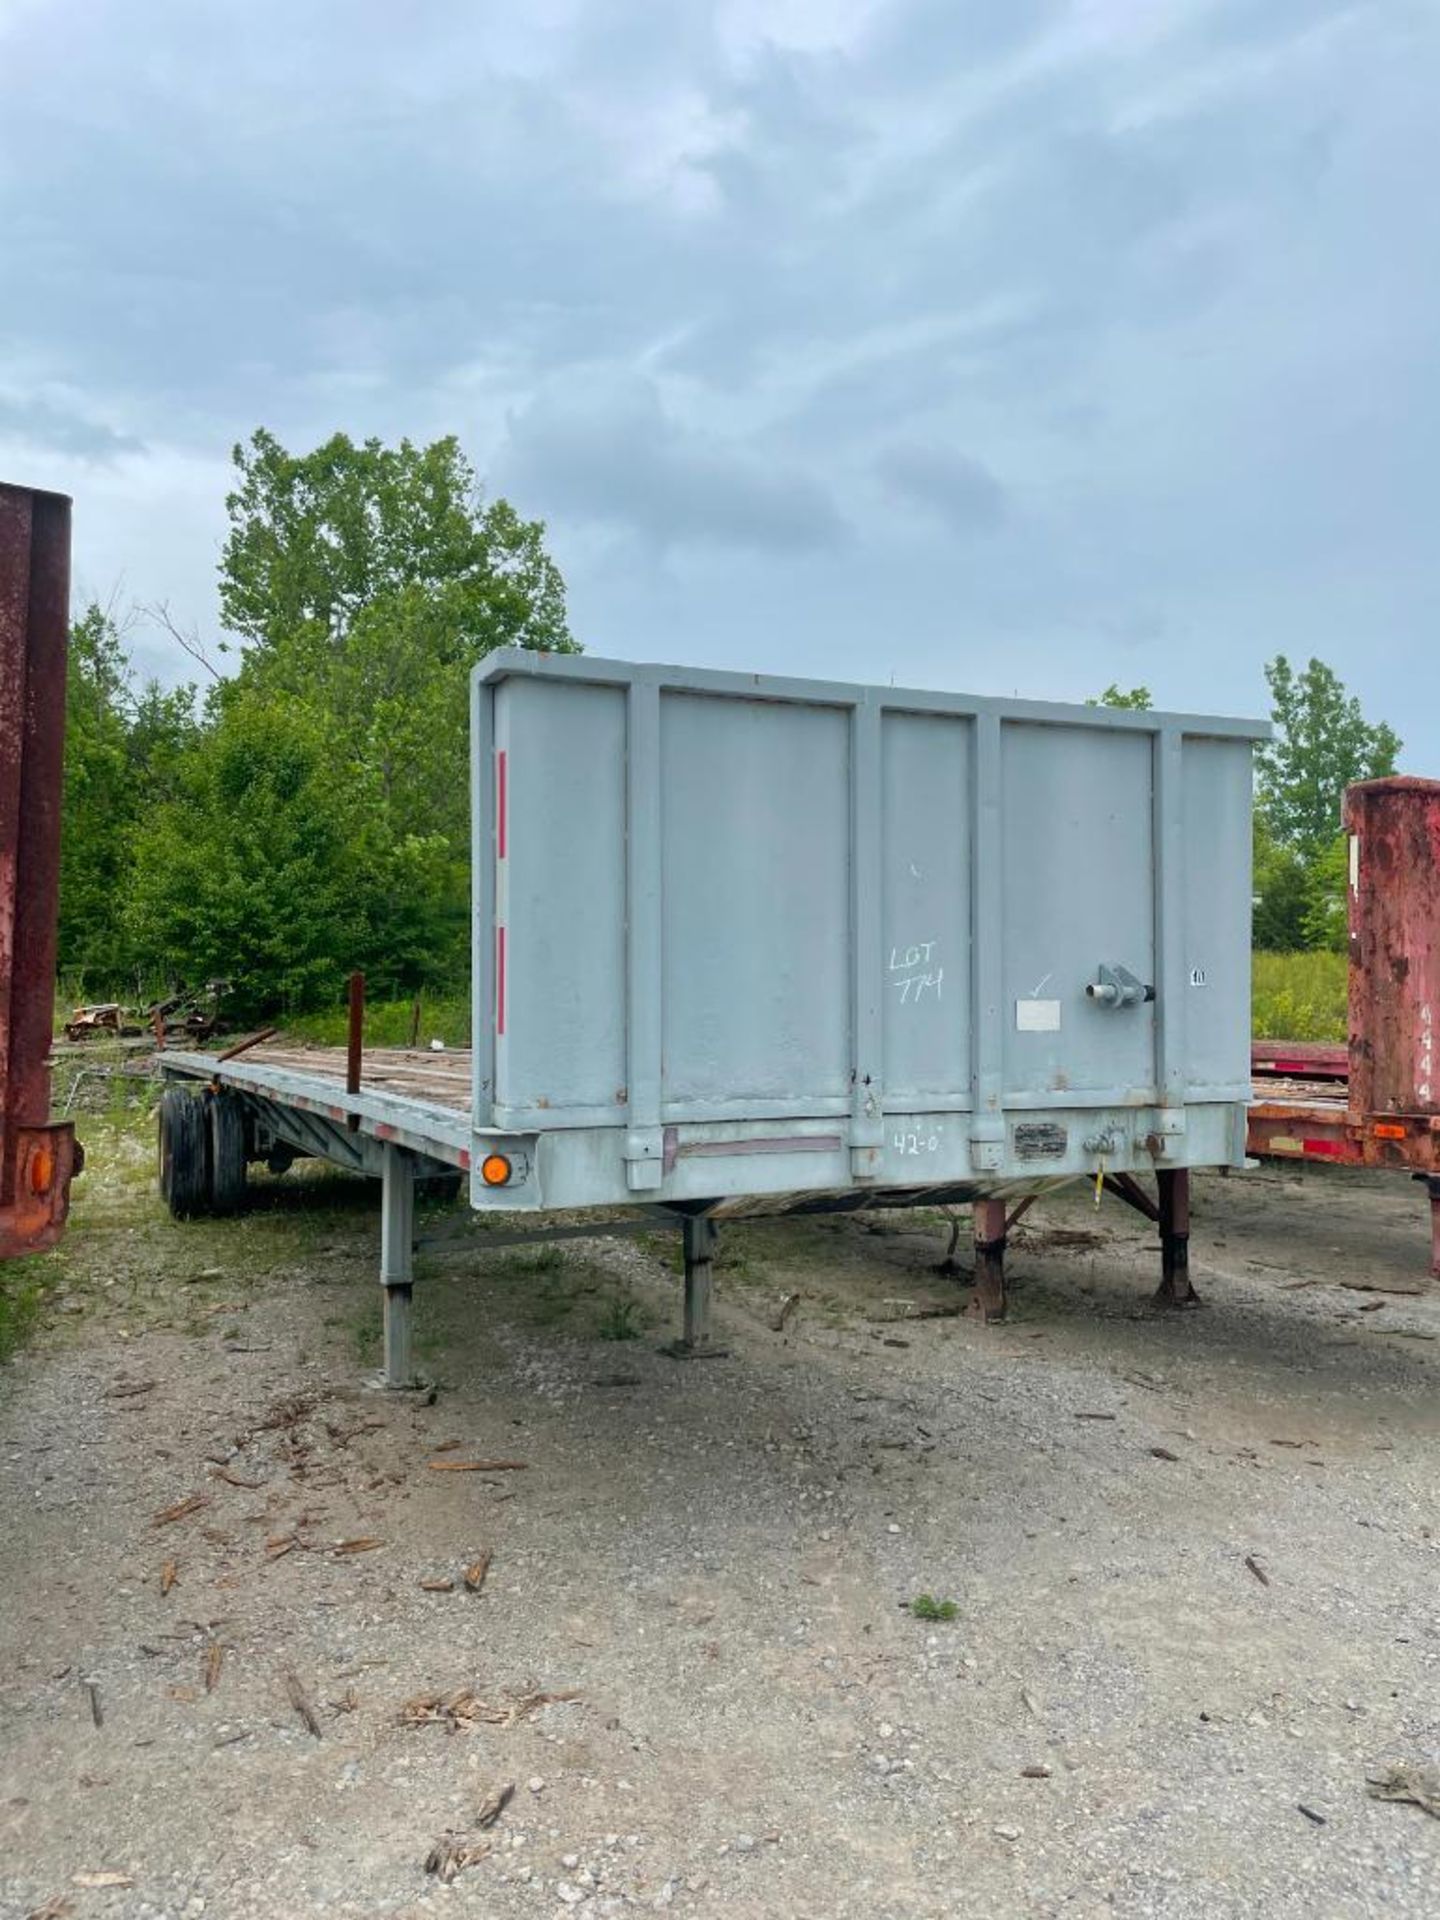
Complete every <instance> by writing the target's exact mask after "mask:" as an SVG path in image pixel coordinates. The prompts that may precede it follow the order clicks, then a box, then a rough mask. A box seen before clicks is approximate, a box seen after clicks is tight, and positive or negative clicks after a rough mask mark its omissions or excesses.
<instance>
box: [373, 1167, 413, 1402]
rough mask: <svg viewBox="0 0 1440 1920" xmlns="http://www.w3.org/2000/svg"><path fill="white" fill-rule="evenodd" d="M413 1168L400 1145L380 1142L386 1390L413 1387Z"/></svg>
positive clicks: (381, 1271) (381, 1265)
mask: <svg viewBox="0 0 1440 1920" xmlns="http://www.w3.org/2000/svg"><path fill="white" fill-rule="evenodd" d="M414 1241H415V1164H414V1162H413V1161H412V1159H411V1158H410V1155H409V1154H408V1153H406V1151H405V1149H404V1148H403V1147H397V1146H395V1145H394V1144H393V1142H391V1141H388V1140H387V1141H386V1142H385V1165H384V1171H383V1173H382V1175H381V1189H380V1284H381V1285H382V1286H383V1287H384V1289H385V1369H384V1382H385V1385H386V1386H387V1387H413V1386H414V1384H415V1357H414V1340H413V1326H412V1322H413V1317H414V1298H415V1286H414V1281H415V1252H414Z"/></svg>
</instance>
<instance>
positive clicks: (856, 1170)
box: [160, 651, 1267, 1386]
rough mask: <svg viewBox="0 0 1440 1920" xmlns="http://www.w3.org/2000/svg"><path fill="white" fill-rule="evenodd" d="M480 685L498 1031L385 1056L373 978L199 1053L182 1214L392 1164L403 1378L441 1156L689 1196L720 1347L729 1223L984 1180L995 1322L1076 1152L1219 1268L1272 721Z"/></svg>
mask: <svg viewBox="0 0 1440 1920" xmlns="http://www.w3.org/2000/svg"><path fill="white" fill-rule="evenodd" d="M471 695H472V706H471V728H470V742H471V769H470V772H471V821H472V861H471V874H472V891H473V929H472V966H473V987H472V994H471V1032H472V1045H471V1049H470V1051H469V1052H468V1053H459V1052H455V1053H445V1054H436V1053H429V1052H420V1051H418V1050H416V1051H412V1052H403V1051H387V1052H372V1053H369V1054H364V1053H363V1052H362V1048H361V1035H362V1032H363V1021H362V1019H361V1012H362V1009H361V1004H360V995H359V994H358V993H352V999H351V1028H350V1045H349V1046H348V1048H346V1049H344V1050H341V1049H335V1050H332V1051H328V1052H327V1051H325V1050H314V1051H311V1050H298V1051H297V1050H296V1049H293V1048H282V1047H277V1046H275V1045H274V1044H272V1043H271V1042H270V1041H269V1040H267V1039H266V1037H265V1036H256V1040H255V1042H254V1043H253V1044H251V1043H242V1044H241V1045H240V1046H239V1047H232V1048H230V1049H228V1050H227V1053H226V1054H220V1055H208V1054H203V1053H194V1052H174V1053H171V1052H168V1051H167V1052H166V1053H164V1054H163V1055H162V1064H163V1068H164V1071H165V1072H166V1074H167V1075H168V1076H169V1079H170V1081H171V1084H170V1085H169V1086H168V1087H167V1089H166V1091H165V1093H164V1095H163V1097H162V1101H161V1111H160V1131H161V1185H162V1188H163V1189H164V1191H165V1193H166V1197H167V1199H168V1200H169V1203H170V1206H171V1210H172V1212H174V1213H176V1214H178V1215H182V1216H183V1215H185V1214H187V1213H196V1212H205V1211H220V1212H226V1211H232V1210H234V1209H235V1208H236V1207H238V1206H239V1205H241V1204H242V1203H243V1198H244V1189H245V1177H246V1167H247V1165H248V1164H249V1163H250V1162H251V1161H254V1160H266V1161H268V1162H269V1163H270V1164H271V1165H273V1166H277V1167H283V1166H284V1165H285V1164H286V1163H287V1161H288V1159H290V1158H292V1157H293V1156H294V1155H296V1154H311V1155H320V1156H322V1157H324V1158H326V1159H329V1160H332V1161H334V1162H336V1163H337V1164H338V1165H341V1166H345V1167H350V1168H352V1169H354V1170H355V1171H356V1172H359V1173H365V1174H370V1175H374V1176H378V1177H379V1179H380V1180H381V1182H382V1186H383V1200H382V1207H381V1254H380V1278H381V1280H382V1282H383V1285H384V1293H385V1378H386V1380H387V1381H388V1383H389V1384H391V1385H394V1386H402V1385H404V1384H406V1383H407V1382H408V1381H409V1380H410V1379H411V1377H412V1365H411V1333H410V1326H411V1312H412V1304H413V1301H412V1281H413V1267H412V1250H413V1238H414V1228H413V1209H414V1197H415V1187H416V1183H417V1181H418V1180H423V1179H431V1178H436V1177H444V1178H450V1179H451V1180H453V1179H454V1176H456V1175H457V1174H458V1176H459V1177H460V1180H461V1182H462V1183H464V1185H465V1186H466V1189H467V1197H468V1199H469V1203H470V1205H471V1206H472V1207H473V1208H474V1209H476V1210H477V1211H484V1212H490V1213H494V1212H503V1213H506V1214H508V1215H511V1216H514V1215H520V1214H529V1215H530V1216H531V1219H532V1222H534V1223H535V1225H536V1226H538V1233H536V1234H534V1237H550V1235H551V1234H552V1232H553V1230H554V1229H553V1219H554V1216H555V1215H556V1214H562V1215H568V1214H571V1213H574V1212H577V1211H584V1212H585V1213H586V1214H587V1215H589V1216H590V1217H591V1218H594V1217H595V1210H602V1209H603V1210H609V1211H611V1212H612V1213H614V1212H615V1210H621V1211H620V1213H619V1218H618V1220H617V1226H618V1227H619V1228H620V1229H621V1230H624V1228H625V1226H626V1225H627V1224H628V1225H637V1224H640V1225H646V1226H653V1225H654V1224H655V1223H656V1222H657V1221H660V1222H667V1223H669V1224H671V1225H676V1226H678V1227H679V1228H680V1230H681V1232H682V1234H683V1238H684V1253H685V1261H684V1265H685V1330H684V1337H683V1338H682V1340H681V1341H680V1343H679V1350H680V1351H681V1352H686V1353H698V1352H701V1351H704V1350H706V1348H707V1346H708V1327H709V1296H710V1273H711V1266H712V1261H713V1255H714V1247H715V1239H716V1233H717V1228H718V1223H719V1222H721V1221H722V1220H727V1219H735V1218H741V1217H747V1216H754V1215H757V1214H767V1215H773V1214H776V1213H787V1212H805V1213H813V1212H820V1211H825V1212H840V1211H846V1210H855V1209H860V1208H872V1207H906V1206H915V1205H952V1204H966V1203H968V1204H970V1205H971V1206H972V1207H973V1230H974V1240H975V1264H974V1274H975V1289H974V1295H973V1297H972V1301H971V1311H972V1312H974V1313H976V1314H978V1315H979V1316H981V1317H984V1318H987V1319H988V1318H991V1317H998V1316H999V1315H1000V1314H1001V1313H1003V1311H1004V1306H1005V1293H1004V1255H1005V1245H1006V1236H1007V1234H1008V1232H1009V1230H1010V1228H1011V1227H1012V1226H1013V1225H1014V1223H1015V1221H1016V1220H1017V1219H1018V1218H1019V1216H1020V1214H1021V1213H1022V1212H1023V1211H1024V1210H1025V1209H1026V1208H1027V1207H1028V1206H1029V1205H1030V1204H1031V1203H1032V1202H1033V1200H1034V1199H1035V1198H1036V1197H1037V1196H1038V1195H1041V1194H1043V1193H1046V1192H1049V1191H1052V1190H1053V1189H1055V1188H1056V1187H1057V1186H1061V1185H1064V1184H1066V1183H1067V1182H1070V1181H1074V1180H1079V1179H1084V1180H1088V1181H1093V1182H1095V1183H1096V1184H1097V1185H1098V1186H1100V1187H1103V1188H1104V1189H1106V1190H1107V1191H1109V1192H1110V1193H1112V1194H1114V1195H1117V1196H1118V1197H1119V1198H1121V1199H1123V1200H1125V1201H1126V1202H1127V1203H1128V1204H1129V1205H1131V1206H1134V1207H1136V1208H1137V1209H1138V1210H1139V1211H1140V1212H1142V1213H1143V1214H1145V1215H1146V1216H1147V1217H1148V1218H1150V1219H1151V1220H1152V1221H1154V1223H1155V1224H1156V1226H1157V1227H1158V1229H1159V1237H1160V1246H1161V1289H1160V1297H1161V1298H1162V1299H1164V1300H1166V1301H1168V1302H1169V1303H1171V1304H1174V1305H1177V1306H1178V1305H1185V1304H1188V1303H1189V1302H1190V1301H1191V1300H1193V1298H1194V1294H1193V1289H1192V1288H1191V1286H1190V1282H1189V1272H1188V1245H1189V1217H1188V1208H1189V1201H1188V1192H1189V1186H1188V1183H1189V1175H1190V1170H1191V1168H1193V1167H1213V1166H1240V1165H1242V1164H1243V1162H1244V1155H1245V1105H1246V1101H1247V1100H1248V1097H1249V1093H1250V1054H1249V1031H1248V1029H1249V1004H1250V978H1249V969H1250V939H1249V933H1250V846H1251V833H1250V790H1251V749H1252V746H1253V743H1254V741H1255V740H1256V739H1257V738H1262V737H1263V736H1264V734H1265V733H1266V731H1267V730H1266V729H1265V727H1264V726H1263V725H1261V724H1257V723H1255V722H1252V721H1246V720H1236V719H1228V718H1225V717H1222V716H1197V715H1186V714H1164V713H1153V712H1143V713H1140V712H1132V711H1115V710H1113V709H1105V708H1086V707H1062V706H1053V705H1048V704H1043V703H1037V702H1030V701H1016V700H996V699H989V698H985V697H981V696H974V695H966V694H951V693H943V692H926V691H922V690H918V689H904V688H895V687H888V686H887V687H861V686H851V685H847V684H843V683H840V682H829V681H814V680H791V679H784V678H779V677H775V676H769V675H761V674H740V673H716V672H709V671H700V670H697V669H693V668H684V667H673V666H663V665H642V664H636V663H633V662H628V661H617V660H598V659H593V658H591V657H590V656H588V655H579V656H575V655H564V656H561V655H542V654H536V653H528V652H520V651H508V652H503V653H497V654H494V655H492V656H491V657H490V658H489V659H488V660H486V661H485V662H483V663H482V665H481V666H480V667H479V668H477V670H476V672H475V675H474V677H473V680H472V688H471ZM458 776H459V769H457V777H458ZM187 1082H188V1083H189V1085H188V1086H187V1085H186V1083H187ZM196 1083H199V1085H200V1089H201V1097H200V1098H199V1099H197V1098H196V1097H195V1091H194V1089H195V1085H196ZM1142 1177H1144V1178H1147V1179H1149V1178H1151V1177H1153V1181H1154V1186H1153V1190H1147V1188H1145V1187H1142V1185H1141V1184H1140V1181H1141V1178H1142ZM546 1216H550V1223H549V1224H546ZM516 1224H518V1225H522V1226H523V1224H524V1223H523V1222H517V1223H516ZM495 1243H496V1242H495V1241H494V1240H493V1239H492V1244H495Z"/></svg>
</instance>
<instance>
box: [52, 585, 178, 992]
mask: <svg viewBox="0 0 1440 1920" xmlns="http://www.w3.org/2000/svg"><path fill="white" fill-rule="evenodd" d="M193 702H194V694H193V689H191V688H189V687H180V688H176V689H174V690H172V691H169V692H167V691H165V690H164V689H162V688H161V687H159V686H158V685H156V684H155V683H154V682H150V683H148V684H146V685H145V686H144V687H142V688H141V690H140V692H139V693H138V694H137V693H136V692H135V687H134V675H133V673H132V670H131V667H130V662H129V659H128V657H127V655H126V652H125V647H124V643H123V640H122V637H121V634H120V631H119V628H118V627H117V625H116V623H115V621H114V619H113V618H112V617H111V616H110V615H109V614H108V613H106V612H105V611H104V609H103V608H101V607H99V606H97V605H94V604H93V603H92V604H91V605H90V606H88V607H87V608H86V609H85V611H84V612H83V613H82V614H81V615H80V618H79V619H78V620H76V621H75V622H74V623H73V625H72V626H71V629H70V657H69V667H68V671H67V674H66V679H65V786H64V797H63V801H62V833H61V850H60V921H59V950H60V965H61V968H62V969H63V970H64V971H66V972H67V973H75V974H79V975H81V977H82V979H83V980H84V981H86V982H88V986H87V988H86V990H89V989H90V988H94V989H96V990H99V991H119V990H120V986H121V980H122V976H123V975H124V974H125V973H126V972H127V971H128V969H129V966H130V964H131V961H132V958H133V955H132V952H131V948H130V945H129V941H128V939H127V937H126V934H125V929H124V926H123V921H122V916H121V914H120V911H119V903H120V901H121V900H122V898H123V896H124V893H125V890H126V886H127V884H128V879H129V869H130V860H131V854H132V847H133V841H134V836H135V831H136V827H137V823H138V821H139V819H140V817H141V815H142V813H143V811H144V810H145V808H146V807H147V806H149V805H150V804H152V803H153V801H155V800H156V799H158V798H161V797H163V795H164V794H165V793H166V792H167V791H168V790H169V788H170V785H171V783H172V781H173V775H174V768H175V766H176V763H177V761H178V758H179V756H180V755H181V754H182V753H183V752H184V750H185V749H186V747H187V746H188V744H189V743H190V742H191V741H192V740H193V738H194V733H195V717H194V704H193Z"/></svg>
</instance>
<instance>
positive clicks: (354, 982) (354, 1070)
mask: <svg viewBox="0 0 1440 1920" xmlns="http://www.w3.org/2000/svg"><path fill="white" fill-rule="evenodd" d="M364 1044H365V976H364V974H363V973H352V974H351V976H350V1020H349V1029H348V1032H347V1034H346V1046H345V1091H346V1092H347V1093H359V1091H360V1057H361V1051H362V1049H363V1047H364ZM349 1123H350V1131H351V1132H352V1133H357V1132H358V1131H359V1129H360V1116H359V1114H358V1113H352V1114H351V1115H350V1116H349Z"/></svg>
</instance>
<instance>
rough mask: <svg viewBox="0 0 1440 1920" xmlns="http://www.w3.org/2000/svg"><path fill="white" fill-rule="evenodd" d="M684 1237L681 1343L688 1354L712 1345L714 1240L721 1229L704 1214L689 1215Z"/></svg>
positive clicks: (684, 1227)
mask: <svg viewBox="0 0 1440 1920" xmlns="http://www.w3.org/2000/svg"><path fill="white" fill-rule="evenodd" d="M682 1231H683V1233H684V1237H685V1331H684V1333H683V1334H682V1335H681V1338H680V1344H681V1346H682V1347H683V1348H684V1349H685V1351H686V1352H687V1353H699V1352H703V1351H704V1349H705V1348H706V1347H708V1346H709V1345H710V1298H711V1293H712V1291H713V1287H714V1278H715V1243H716V1242H717V1241H718V1240H719V1238H720V1229H719V1228H718V1227H717V1226H716V1225H715V1222H714V1221H713V1220H711V1219H708V1218H707V1217H706V1216H705V1215H704V1214H701V1213H697V1214H688V1215H687V1216H686V1219H685V1223H684V1226H683V1229H682Z"/></svg>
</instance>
